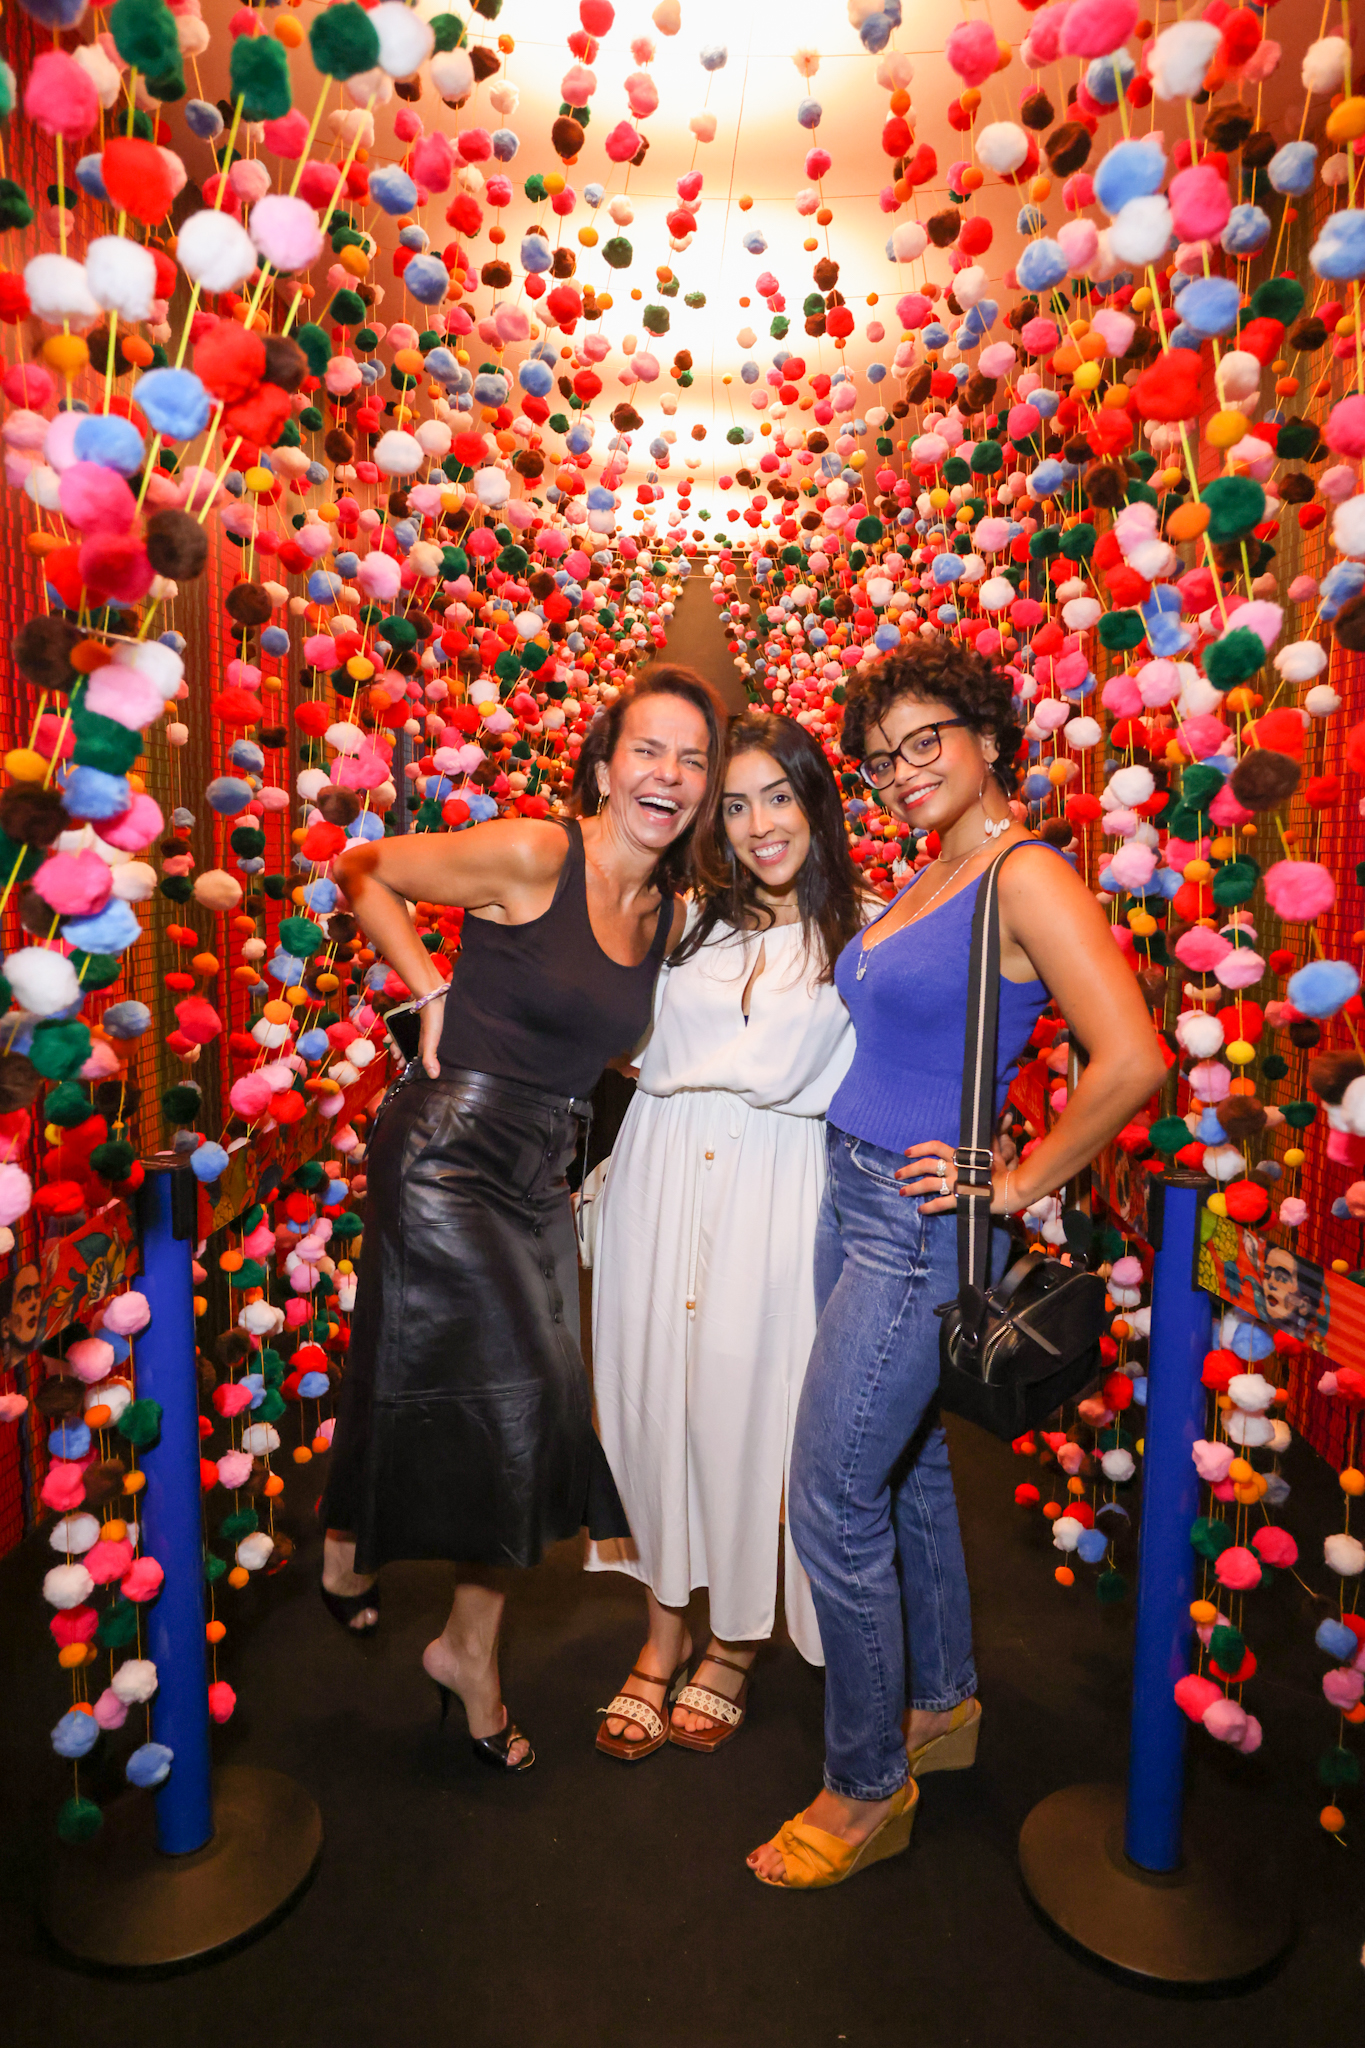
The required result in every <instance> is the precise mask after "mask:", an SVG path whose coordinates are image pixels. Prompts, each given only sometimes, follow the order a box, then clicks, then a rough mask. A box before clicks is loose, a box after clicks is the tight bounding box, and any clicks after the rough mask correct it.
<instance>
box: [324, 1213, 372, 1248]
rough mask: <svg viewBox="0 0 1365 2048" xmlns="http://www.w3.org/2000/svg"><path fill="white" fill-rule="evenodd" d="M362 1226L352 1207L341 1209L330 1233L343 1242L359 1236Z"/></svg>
mask: <svg viewBox="0 0 1365 2048" xmlns="http://www.w3.org/2000/svg"><path fill="white" fill-rule="evenodd" d="M364 1228H365V1226H364V1224H363V1223H362V1222H361V1219H360V1218H359V1216H357V1215H356V1213H355V1210H354V1209H343V1210H342V1212H341V1214H340V1215H339V1216H338V1217H337V1219H336V1221H335V1222H334V1223H333V1225H332V1235H333V1237H335V1238H339V1239H340V1240H341V1242H342V1243H345V1242H346V1240H347V1239H348V1238H352V1237H359V1235H360V1233H361V1231H362V1230H363V1229H364Z"/></svg>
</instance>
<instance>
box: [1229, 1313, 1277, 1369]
mask: <svg viewBox="0 0 1365 2048" xmlns="http://www.w3.org/2000/svg"><path fill="white" fill-rule="evenodd" d="M1226 1328H1227V1325H1226V1323H1225V1324H1224V1329H1225V1330H1226ZM1227 1348H1228V1350H1229V1351H1231V1352H1232V1353H1233V1354H1234V1356H1235V1357H1237V1358H1244V1359H1245V1360H1246V1362H1247V1364H1248V1365H1254V1364H1255V1363H1256V1361H1257V1360H1258V1359H1261V1358H1269V1356H1270V1354H1271V1352H1272V1351H1273V1350H1274V1349H1275V1339H1274V1338H1273V1337H1272V1336H1271V1334H1270V1332H1269V1330H1263V1329H1262V1328H1261V1326H1260V1324H1259V1323H1252V1322H1239V1323H1237V1324H1236V1325H1235V1326H1234V1328H1233V1330H1232V1333H1231V1335H1230V1336H1229V1337H1228V1339H1227Z"/></svg>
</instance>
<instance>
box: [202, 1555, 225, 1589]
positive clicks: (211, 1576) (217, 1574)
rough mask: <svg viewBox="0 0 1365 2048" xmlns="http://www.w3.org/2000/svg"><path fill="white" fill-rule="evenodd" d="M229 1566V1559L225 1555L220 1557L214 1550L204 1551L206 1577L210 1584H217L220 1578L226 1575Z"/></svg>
mask: <svg viewBox="0 0 1365 2048" xmlns="http://www.w3.org/2000/svg"><path fill="white" fill-rule="evenodd" d="M227 1568H228V1561H227V1559H226V1558H225V1557H218V1556H217V1555H216V1554H215V1553H214V1552H213V1551H212V1550H206V1551H205V1552H204V1577H205V1579H206V1580H207V1581H208V1583H209V1585H211V1586H216V1585H217V1583H218V1581H219V1579H221V1578H223V1577H225V1575H226V1573H227Z"/></svg>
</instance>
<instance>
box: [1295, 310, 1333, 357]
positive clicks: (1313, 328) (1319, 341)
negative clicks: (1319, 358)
mask: <svg viewBox="0 0 1365 2048" xmlns="http://www.w3.org/2000/svg"><path fill="white" fill-rule="evenodd" d="M1326 339H1327V328H1326V324H1325V323H1324V322H1323V321H1321V320H1319V318H1318V316H1317V314H1316V313H1305V314H1304V316H1303V318H1302V320H1296V321H1295V322H1294V325H1293V326H1292V327H1291V328H1290V330H1289V346H1290V347H1291V348H1292V349H1296V350H1297V351H1298V353H1299V354H1300V355H1311V354H1312V352H1313V350H1314V349H1319V348H1321V347H1322V345H1323V343H1324V342H1325V341H1326Z"/></svg>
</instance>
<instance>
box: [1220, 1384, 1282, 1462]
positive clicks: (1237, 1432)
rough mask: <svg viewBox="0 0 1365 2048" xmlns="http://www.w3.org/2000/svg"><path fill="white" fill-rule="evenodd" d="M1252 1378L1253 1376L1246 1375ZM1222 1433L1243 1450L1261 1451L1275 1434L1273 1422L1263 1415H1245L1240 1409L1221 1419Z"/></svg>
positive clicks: (1233, 1410)
mask: <svg viewBox="0 0 1365 2048" xmlns="http://www.w3.org/2000/svg"><path fill="white" fill-rule="evenodd" d="M1248 1377H1254V1375H1248ZM1223 1429H1224V1433H1225V1434H1226V1435H1227V1437H1228V1438H1229V1440H1230V1441H1231V1442H1232V1443H1235V1444H1241V1445H1242V1447H1243V1449H1244V1450H1248V1451H1262V1450H1264V1449H1265V1447H1266V1445H1267V1444H1268V1443H1269V1442H1270V1439H1271V1438H1272V1437H1273V1436H1274V1434H1275V1425H1274V1423H1273V1422H1267V1421H1266V1418H1265V1416H1264V1415H1245V1414H1243V1412H1242V1410H1241V1409H1240V1408H1233V1409H1232V1410H1231V1411H1230V1412H1229V1413H1228V1414H1227V1415H1226V1416H1225V1417H1224V1419H1223Z"/></svg>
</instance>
